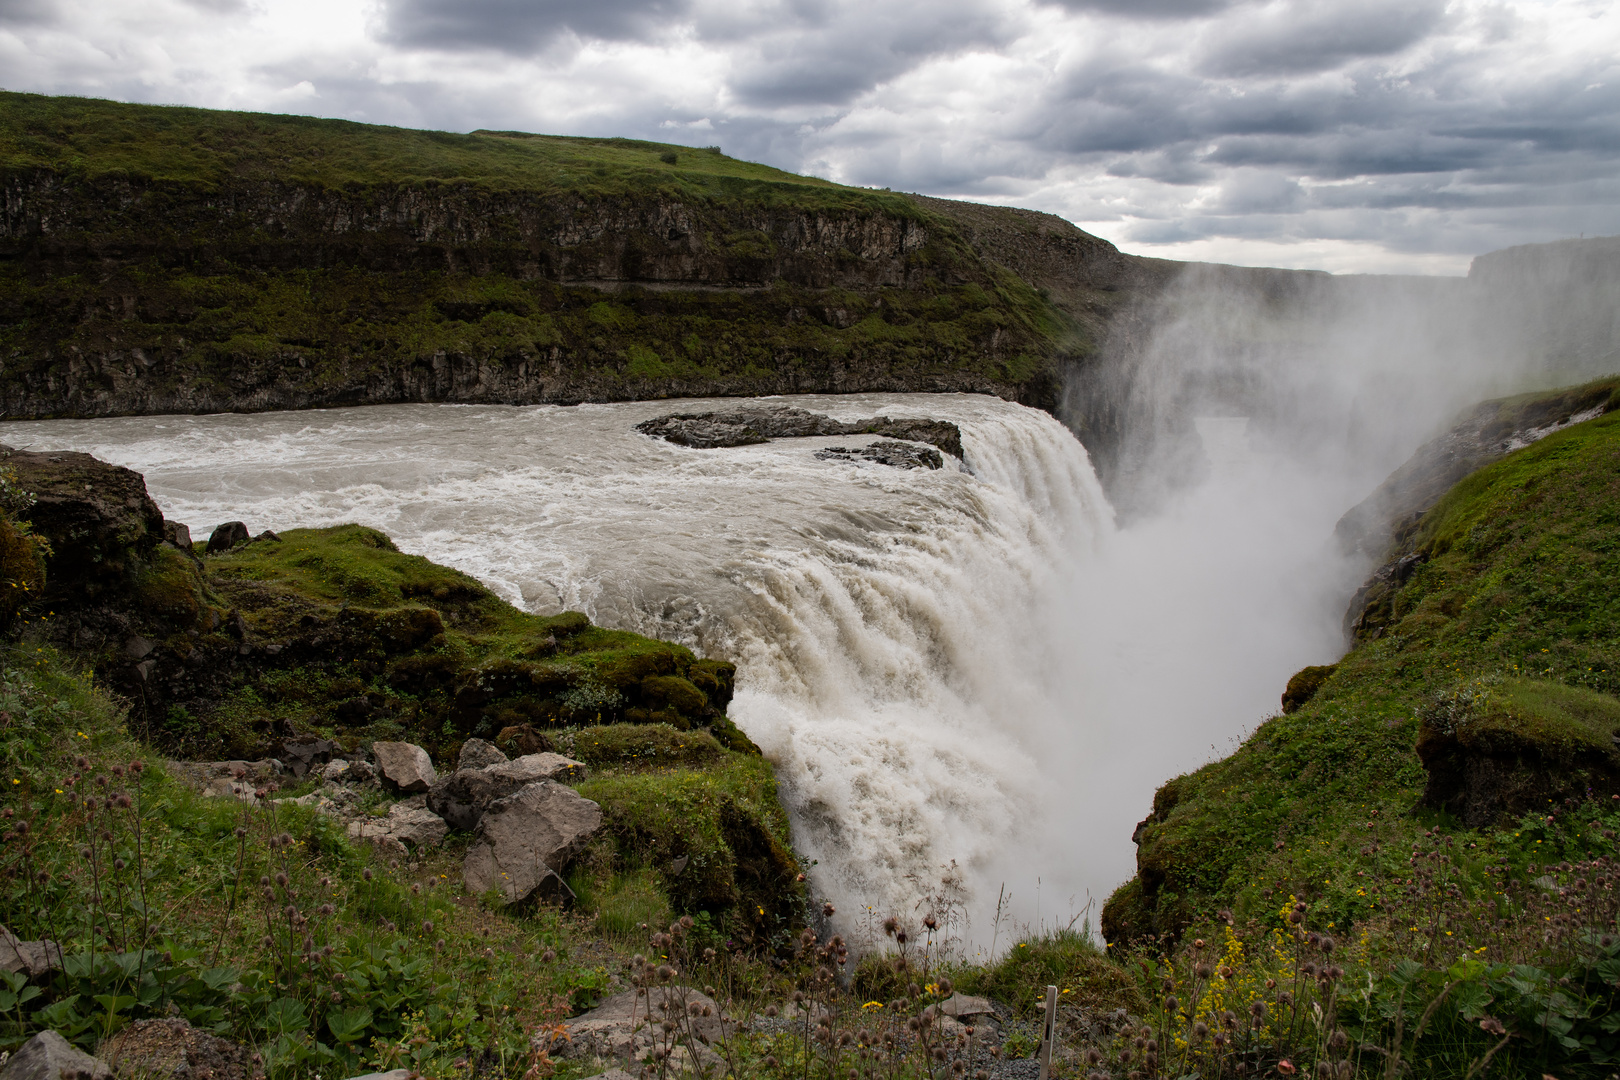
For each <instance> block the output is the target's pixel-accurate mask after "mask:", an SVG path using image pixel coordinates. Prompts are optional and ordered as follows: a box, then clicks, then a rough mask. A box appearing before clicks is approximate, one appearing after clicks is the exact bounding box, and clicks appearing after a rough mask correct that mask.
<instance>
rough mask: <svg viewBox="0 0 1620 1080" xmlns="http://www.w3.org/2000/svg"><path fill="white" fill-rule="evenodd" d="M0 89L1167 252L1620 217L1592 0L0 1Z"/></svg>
mask: <svg viewBox="0 0 1620 1080" xmlns="http://www.w3.org/2000/svg"><path fill="white" fill-rule="evenodd" d="M0 85H3V86H4V88H6V89H10V90H32V91H39V92H43V93H63V94H86V95H91V96H97V97H110V98H115V99H119V100H125V101H142V102H155V103H182V104H188V105H201V106H207V107H211V108H229V109H254V110H265V111H271V112H292V113H306V114H311V115H317V116H334V117H345V118H349V119H354V120H364V121H371V122H377V123H387V124H398V125H403V126H408V127H433V128H443V129H449V130H457V131H466V130H471V129H474V128H480V127H485V128H501V129H521V130H529V131H542V132H549V133H555V134H579V135H627V136H632V137H638V138H650V139H658V140H662V141H666V142H676V143H685V144H689V145H694V146H706V145H720V146H722V147H723V148H724V149H725V151H726V152H727V153H728V154H732V155H734V156H736V157H743V158H750V159H753V160H759V161H765V162H768V163H770V164H772V165H776V166H779V167H781V168H786V169H792V170H794V171H798V172H809V173H814V174H816V175H818V176H825V177H828V178H830V179H833V180H838V181H842V182H845V183H851V184H861V185H867V186H872V187H889V188H894V189H897V190H907V191H921V192H926V193H928V194H934V195H943V196H950V197H960V198H967V199H975V200H979V201H985V202H997V203H1008V204H1013V205H1019V206H1029V207H1033V208H1036V209H1041V210H1048V211H1051V212H1053V213H1057V214H1061V215H1063V216H1064V217H1066V218H1068V219H1070V220H1071V221H1074V222H1076V223H1077V224H1079V225H1080V226H1081V227H1083V228H1086V229H1088V230H1090V231H1092V232H1095V233H1097V234H1098V235H1100V236H1104V237H1107V238H1108V239H1110V240H1112V241H1114V242H1115V243H1116V244H1118V245H1119V246H1120V247H1121V248H1123V249H1125V250H1127V251H1133V252H1138V253H1141V254H1148V255H1161V256H1165V257H1168V258H1199V259H1214V260H1219V261H1227V262H1239V263H1248V264H1257V265H1259V264H1263V265H1280V266H1304V267H1315V268H1320V269H1327V270H1336V271H1379V272H1406V273H1461V272H1464V271H1466V269H1467V264H1468V258H1469V257H1470V256H1471V255H1473V254H1477V253H1480V252H1484V251H1488V250H1492V249H1495V248H1499V247H1504V246H1507V245H1510V244H1516V243H1525V242H1533V241H1540V240H1552V239H1559V238H1562V237H1568V236H1577V235H1582V234H1584V235H1587V236H1592V235H1612V234H1617V233H1620V4H1615V3H1613V2H1612V0H1554V2H1546V3H1512V2H1486V0H1455V2H1452V3H1445V2H1443V0H1246V2H1245V0H1045V2H1038V3H1037V2H1028V0H0Z"/></svg>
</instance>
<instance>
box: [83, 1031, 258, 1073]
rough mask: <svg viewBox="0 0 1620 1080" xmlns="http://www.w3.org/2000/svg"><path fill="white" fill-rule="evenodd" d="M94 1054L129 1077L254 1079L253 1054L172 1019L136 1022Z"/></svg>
mask: <svg viewBox="0 0 1620 1080" xmlns="http://www.w3.org/2000/svg"><path fill="white" fill-rule="evenodd" d="M100 1056H101V1057H102V1058H103V1059H105V1060H106V1062H107V1064H108V1065H109V1066H111V1067H112V1069H113V1071H114V1072H115V1073H117V1074H118V1075H119V1076H120V1077H126V1078H129V1080H136V1078H139V1080H158V1078H160V1077H174V1078H176V1080H181V1078H183V1080H254V1078H256V1077H260V1076H263V1075H264V1072H263V1070H262V1069H261V1068H259V1067H257V1066H255V1065H254V1064H253V1054H252V1052H251V1051H249V1050H248V1049H246V1048H245V1047H242V1046H239V1045H237V1044H236V1043H233V1042H231V1041H230V1040H228V1039H221V1038H219V1037H218V1036H216V1035H210V1034H209V1033H208V1032H206V1031H198V1030H197V1029H196V1028H194V1027H192V1026H191V1025H190V1024H188V1023H186V1021H184V1020H181V1019H178V1018H169V1019H163V1020H137V1021H135V1022H134V1023H132V1024H130V1025H129V1026H128V1027H125V1028H123V1029H121V1030H120V1031H119V1032H117V1033H116V1034H115V1035H113V1036H112V1037H111V1038H108V1039H106V1040H105V1041H104V1042H102V1044H101V1047H100Z"/></svg>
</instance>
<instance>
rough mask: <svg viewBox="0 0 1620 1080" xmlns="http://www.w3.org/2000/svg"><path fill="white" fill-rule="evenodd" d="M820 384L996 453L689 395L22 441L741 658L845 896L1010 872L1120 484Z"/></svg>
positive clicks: (756, 716) (99, 428) (227, 513)
mask: <svg viewBox="0 0 1620 1080" xmlns="http://www.w3.org/2000/svg"><path fill="white" fill-rule="evenodd" d="M727 404H734V402H731V403H727ZM793 404H795V405H799V406H802V407H804V408H809V409H813V410H817V411H823V412H828V413H831V414H832V415H835V416H838V417H841V418H849V417H855V416H870V415H873V414H875V413H879V412H883V413H887V414H888V415H891V416H905V415H917V416H931V417H935V418H939V419H946V420H954V421H956V422H957V423H958V424H959V425H961V427H962V430H963V442H964V450H965V455H966V464H967V469H958V468H956V467H954V463H953V464H952V467H948V468H947V469H945V470H941V471H938V472H932V471H927V470H915V471H902V470H897V469H892V468H888V467H884V466H876V465H855V464H850V463H845V462H837V461H818V460H816V459H815V458H814V456H813V451H814V450H816V449H818V448H821V447H823V446H828V445H833V444H836V443H844V444H849V443H851V442H852V441H853V442H861V441H869V440H860V439H855V440H852V439H850V438H849V437H844V438H829V439H795V440H781V441H778V442H774V443H769V444H765V445H761V446H753V447H742V448H736V449H729V450H718V451H700V450H691V449H686V448H682V447H677V446H672V445H670V444H668V443H663V442H659V441H655V440H652V439H649V438H647V437H645V436H640V435H637V434H635V433H634V432H633V431H632V428H633V426H634V425H635V424H636V423H637V422H638V421H640V420H642V419H646V418H648V417H651V416H655V415H659V414H661V413H665V412H668V411H671V405H670V404H669V403H667V402H666V403H633V404H623V405H586V406H579V407H574V408H559V407H552V406H537V407H528V408H508V407H485V406H452V405H400V406H383V407H372V408H366V409H345V410H332V411H324V412H300V413H272V414H260V415H251V416H242V415H221V416H202V417H142V418H121V419H110V420H96V421H46V422H38V423H13V424H6V425H0V439H3V440H4V441H5V442H6V443H8V444H10V445H13V446H21V447H32V448H40V449H45V448H50V449H77V450H85V451H88V452H90V453H93V454H95V455H96V456H98V457H101V458H103V459H105V460H109V461H114V462H117V463H119V464H122V465H127V466H129V467H131V468H134V469H137V470H139V471H141V472H142V473H144V474H145V476H146V479H147V485H148V488H149V489H150V491H151V492H152V495H153V497H154V499H156V500H157V502H158V504H159V505H160V506H161V507H162V508H163V510H164V513H165V515H166V516H168V517H170V518H173V519H176V520H179V521H183V522H185V523H186V524H187V525H189V526H190V527H191V528H192V530H193V533H194V534H197V535H199V536H201V535H206V533H207V531H208V530H209V529H211V528H212V527H213V526H214V525H216V524H218V523H219V522H221V521H225V520H230V519H237V518H239V519H242V520H244V521H246V522H247V524H248V527H249V529H250V530H252V531H254V532H257V531H259V530H261V529H264V528H275V529H286V528H291V527H295V526H319V525H330V524H337V523H341V522H349V521H357V522H360V523H363V524H366V525H371V526H374V527H376V528H379V529H382V530H384V531H386V532H388V533H389V534H390V535H392V536H393V537H394V538H395V540H396V542H397V543H398V544H399V546H400V547H401V548H402V549H403V550H406V551H410V552H414V553H417V554H421V555H425V556H427V557H428V558H431V559H434V560H436V561H439V562H443V563H447V564H449V565H452V566H455V567H458V568H460V569H462V570H465V571H467V572H468V573H471V574H474V575H476V576H477V577H479V578H480V579H482V580H484V581H485V582H487V583H489V584H490V585H491V586H492V587H494V588H495V589H496V590H498V591H499V592H501V593H502V594H503V595H504V596H506V597H507V598H508V599H510V600H512V601H514V602H516V603H519V604H522V605H524V606H527V607H529V608H531V609H533V610H537V611H553V610H558V609H560V608H563V607H567V608H577V609H581V610H584V611H586V612H587V613H589V614H590V615H591V616H592V618H594V619H596V620H597V621H599V622H602V623H604V624H606V625H612V626H619V627H624V628H627V629H636V630H640V631H643V632H647V633H653V634H659V635H662V636H666V637H673V638H678V639H680V640H684V641H686V642H688V643H690V644H692V645H694V646H695V647H697V648H698V649H700V650H702V651H703V652H705V653H707V654H709V655H721V656H726V657H728V658H731V659H734V660H736V661H737V662H738V663H739V667H740V685H739V691H738V694H737V699H736V702H735V704H734V705H733V707H732V715H733V716H734V718H735V719H736V720H737V722H738V723H739V724H740V725H741V726H742V727H743V728H744V730H746V731H747V732H748V733H749V734H750V735H751V736H753V737H754V738H755V739H756V740H757V741H758V742H759V743H760V744H761V746H763V747H764V748H765V750H766V753H767V754H768V755H769V756H770V758H771V760H772V761H773V762H774V763H775V764H776V766H777V769H778V775H779V776H780V778H781V780H782V782H783V789H784V797H785V799H786V801H787V803H788V806H789V809H790V811H791V813H792V816H793V820H794V823H795V829H796V839H797V843H798V845H799V847H800V848H801V850H803V851H804V852H805V853H806V854H807V855H809V856H810V857H811V858H813V859H815V860H817V862H818V866H817V868H816V871H815V878H814V882H815V885H816V886H817V893H818V895H824V896H827V897H829V898H831V899H833V900H834V902H835V903H837V904H838V905H839V907H840V908H842V909H845V910H851V909H854V908H856V907H863V906H868V905H869V906H872V907H873V908H874V909H878V910H909V909H910V907H911V906H912V904H913V902H914V899H915V897H916V896H917V895H919V893H921V892H925V891H927V889H928V887H929V885H930V884H931V883H933V882H936V881H937V879H938V876H939V873H940V868H941V867H942V866H946V865H948V864H949V863H951V862H953V861H954V862H955V863H956V864H957V865H958V866H959V868H960V869H961V870H962V872H963V874H964V877H965V881H966V884H967V885H968V886H969V888H970V889H971V890H972V891H973V892H974V893H975V895H976V896H978V897H980V898H982V897H983V896H984V895H986V894H987V893H988V895H989V896H991V897H992V898H993V896H994V894H995V892H996V884H997V882H996V880H995V879H996V877H997V876H998V875H1000V874H1003V873H1004V872H1005V871H1006V867H1005V865H1004V860H1005V855H1006V853H1007V852H1008V851H1009V850H1013V849H1016V848H1018V847H1019V845H1020V844H1022V843H1026V842H1033V841H1032V840H1030V838H1031V837H1032V836H1033V833H1034V831H1035V830H1036V828H1037V823H1039V822H1040V821H1041V820H1042V819H1043V816H1044V814H1045V812H1046V810H1048V809H1049V808H1050V806H1051V805H1052V802H1053V800H1054V799H1055V798H1056V796H1055V794H1054V792H1055V791H1056V790H1057V789H1058V787H1059V786H1060V785H1061V783H1062V782H1063V777H1062V776H1061V775H1059V774H1058V773H1056V772H1054V770H1053V769H1052V768H1051V763H1050V762H1048V761H1044V760H1043V746H1044V745H1046V744H1048V743H1049V742H1050V739H1051V736H1052V729H1053V727H1054V725H1057V724H1060V723H1063V722H1066V721H1068V720H1069V719H1070V718H1069V716H1068V715H1067V714H1068V711H1069V708H1070V707H1071V706H1072V703H1069V704H1068V705H1063V704H1062V703H1060V702H1059V701H1058V700H1057V699H1055V698H1054V696H1053V693H1052V689H1051V680H1050V679H1049V678H1048V677H1047V676H1048V673H1049V670H1050V668H1051V667H1052V666H1053V665H1054V664H1059V665H1061V664H1062V663H1063V658H1062V656H1061V655H1060V654H1059V653H1060V652H1061V650H1059V652H1054V641H1053V639H1052V636H1051V626H1052V623H1051V620H1050V619H1049V618H1046V617H1043V615H1042V614H1041V613H1042V612H1043V611H1046V610H1048V609H1050V608H1051V607H1052V604H1053V600H1054V598H1055V597H1056V596H1057V590H1058V587H1059V586H1058V583H1059V579H1060V577H1061V576H1062V575H1063V574H1064V573H1065V572H1066V571H1067V569H1068V568H1072V567H1073V566H1074V565H1075V564H1076V562H1077V560H1078V561H1080V562H1084V561H1085V560H1086V558H1087V557H1088V554H1087V553H1089V552H1091V551H1093V550H1094V548H1095V546H1096V545H1097V544H1098V543H1099V542H1101V541H1102V540H1103V539H1104V538H1105V537H1106V536H1107V535H1108V534H1109V533H1110V532H1111V531H1112V515H1111V511H1110V510H1109V508H1108V505H1107V502H1106V500H1105V499H1104V497H1103V494H1102V492H1101V490H1100V488H1099V487H1098V484H1097V481H1096V479H1095V477H1094V475H1093V473H1092V470H1091V467H1090V464H1089V462H1088V460H1087V457H1086V454H1085V451H1084V450H1083V449H1082V448H1081V446H1080V444H1079V443H1078V442H1077V441H1076V440H1075V439H1074V437H1073V436H1072V435H1071V434H1070V433H1069V432H1068V431H1067V430H1066V429H1064V428H1063V427H1062V426H1061V425H1060V424H1058V423H1057V422H1056V421H1055V420H1053V419H1052V418H1051V417H1049V416H1047V415H1046V414H1044V413H1040V412H1036V411H1034V410H1030V409H1026V408H1023V407H1020V406H1017V405H1013V404H1010V403H1007V402H1002V401H999V400H995V399H990V398H984V397H977V396H966V395H863V396H855V397H836V398H820V399H817V398H810V399H805V398H795V399H794V400H793ZM701 406H702V403H691V402H683V403H680V408H681V409H682V410H683V411H684V410H686V409H688V408H691V409H697V408H700V407H701ZM1058 644H1059V645H1060V644H1061V643H1058ZM1060 706H1061V707H1060ZM1127 835H1128V833H1127ZM1117 839H1118V840H1120V841H1123V839H1124V837H1119V838H1117ZM1115 846H1116V847H1118V846H1119V845H1118V844H1116V845H1115ZM1109 862H1110V864H1111V865H1110V867H1109V870H1108V871H1107V872H1108V873H1109V874H1110V875H1113V876H1115V877H1117V876H1118V875H1117V871H1118V869H1119V868H1120V864H1121V860H1120V859H1118V858H1115V859H1112V860H1109ZM1078 877H1080V878H1084V877H1085V874H1084V873H1080V874H1079V875H1078ZM1112 883H1113V882H1112V881H1103V882H1099V883H1098V886H1099V887H1106V886H1107V885H1111V884H1112Z"/></svg>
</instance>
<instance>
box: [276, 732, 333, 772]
mask: <svg viewBox="0 0 1620 1080" xmlns="http://www.w3.org/2000/svg"><path fill="white" fill-rule="evenodd" d="M337 749H338V744H337V743H335V742H333V741H332V740H331V739H318V738H315V737H313V736H308V735H306V736H304V737H302V738H297V739H288V740H287V741H285V742H284V743H282V744H281V757H280V760H281V761H282V763H283V764H284V765H286V767H287V769H288V771H290V772H291V773H292V774H293V775H294V776H296V777H298V778H299V779H302V778H303V777H304V775H305V774H306V773H308V772H309V771H310V769H311V768H312V767H313V766H316V765H323V764H325V763H326V762H328V761H331V760H332V755H333V754H334V753H336V752H337Z"/></svg>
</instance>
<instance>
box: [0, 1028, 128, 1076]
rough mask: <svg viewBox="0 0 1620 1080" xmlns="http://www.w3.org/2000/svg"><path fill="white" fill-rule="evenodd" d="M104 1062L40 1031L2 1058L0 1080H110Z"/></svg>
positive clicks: (52, 1034)
mask: <svg viewBox="0 0 1620 1080" xmlns="http://www.w3.org/2000/svg"><path fill="white" fill-rule="evenodd" d="M111 1077H112V1070H111V1069H109V1068H108V1067H107V1063H106V1062H104V1061H101V1060H100V1059H98V1058H93V1057H91V1056H90V1055H89V1054H87V1053H85V1052H84V1051H83V1050H80V1049H79V1048H78V1047H76V1046H74V1045H73V1044H72V1043H70V1042H68V1041H67V1040H66V1039H64V1038H62V1036H60V1035H58V1034H57V1033H56V1032H54V1031H42V1032H40V1033H39V1034H38V1035H35V1036H34V1037H33V1038H32V1039H29V1040H28V1041H27V1042H25V1043H23V1045H22V1048H21V1049H19V1050H18V1051H17V1052H16V1053H15V1054H12V1055H11V1057H9V1058H8V1059H6V1065H5V1068H3V1069H0V1080H110V1078H111Z"/></svg>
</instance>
